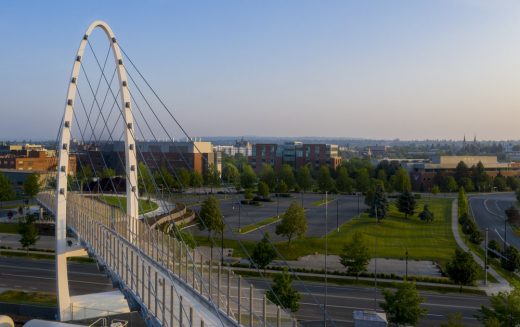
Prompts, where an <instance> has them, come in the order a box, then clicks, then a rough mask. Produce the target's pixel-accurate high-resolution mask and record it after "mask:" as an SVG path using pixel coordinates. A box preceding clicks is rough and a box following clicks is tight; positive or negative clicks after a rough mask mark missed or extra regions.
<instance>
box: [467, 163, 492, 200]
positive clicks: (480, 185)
mask: <svg viewBox="0 0 520 327" xmlns="http://www.w3.org/2000/svg"><path fill="white" fill-rule="evenodd" d="M471 170H472V176H473V184H474V185H475V188H476V189H477V191H479V192H485V191H487V190H488V189H489V184H490V182H489V175H488V174H487V173H486V170H485V169H484V165H483V164H482V162H481V161H479V162H478V164H477V165H476V166H474V167H472V169H471Z"/></svg>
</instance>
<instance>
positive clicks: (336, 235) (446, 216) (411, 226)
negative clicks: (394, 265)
mask: <svg viewBox="0 0 520 327" xmlns="http://www.w3.org/2000/svg"><path fill="white" fill-rule="evenodd" d="M417 202H418V205H417V213H418V212H420V211H421V210H422V207H423V205H424V204H425V203H426V204H428V205H429V208H430V211H432V212H433V213H434V215H435V220H434V221H433V222H431V223H425V222H422V221H421V220H420V219H419V218H418V217H417V213H416V215H414V216H413V217H408V218H407V219H406V218H405V217H404V214H402V213H400V212H398V211H397V209H396V207H395V206H394V205H393V204H391V205H390V210H389V214H388V215H387V217H386V218H385V219H383V220H382V221H381V222H380V223H379V224H377V225H376V222H375V219H374V218H370V217H368V215H367V214H366V213H363V214H362V215H361V217H360V218H356V219H352V220H351V221H349V222H347V223H345V224H343V225H342V226H341V227H340V231H339V232H336V231H333V232H331V233H329V235H328V244H329V246H328V248H329V250H328V251H329V254H340V253H341V251H342V249H343V245H344V244H345V242H347V240H349V239H350V238H351V237H352V235H353V234H354V233H355V232H357V231H359V232H361V233H363V234H364V235H365V237H366V238H367V240H368V244H369V246H370V251H371V253H374V249H375V244H376V239H377V257H380V258H397V259H399V258H404V257H405V252H406V251H408V255H409V258H410V259H412V260H413V259H417V260H433V261H437V262H440V263H444V262H445V261H446V260H448V259H449V258H450V257H451V256H452V255H453V252H454V251H455V248H456V247H457V245H456V243H455V239H454V238H453V234H452V232H451V225H450V224H451V200H449V199H433V198H432V199H421V200H418V201H417ZM291 243H292V244H291V245H290V246H289V245H288V244H287V242H283V243H278V244H277V247H278V249H279V250H280V252H281V253H282V254H283V255H284V256H285V257H286V258H288V259H295V258H298V257H300V256H302V255H306V254H312V253H315V252H318V253H323V252H324V246H325V238H324V237H320V238H304V239H301V240H295V241H293V242H291Z"/></svg>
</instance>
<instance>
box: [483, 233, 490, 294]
mask: <svg viewBox="0 0 520 327" xmlns="http://www.w3.org/2000/svg"><path fill="white" fill-rule="evenodd" d="M488 232H489V229H488V228H486V243H485V244H486V246H485V248H486V255H485V260H484V265H485V266H484V272H485V274H484V275H485V279H484V285H487V284H488Z"/></svg>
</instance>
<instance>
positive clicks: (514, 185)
mask: <svg viewBox="0 0 520 327" xmlns="http://www.w3.org/2000/svg"><path fill="white" fill-rule="evenodd" d="M506 183H507V187H509V188H510V189H511V191H516V190H517V189H518V186H519V185H520V183H519V182H518V179H516V178H515V177H513V176H507V178H506Z"/></svg>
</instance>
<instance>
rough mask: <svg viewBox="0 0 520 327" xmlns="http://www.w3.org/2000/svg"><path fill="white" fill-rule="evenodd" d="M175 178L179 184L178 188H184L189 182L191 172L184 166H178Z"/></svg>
mask: <svg viewBox="0 0 520 327" xmlns="http://www.w3.org/2000/svg"><path fill="white" fill-rule="evenodd" d="M177 179H178V181H179V184H180V187H179V188H180V189H181V190H184V189H185V188H187V187H188V186H189V185H190V182H191V174H190V172H189V170H188V169H186V168H184V167H181V168H179V170H178V171H177Z"/></svg>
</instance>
